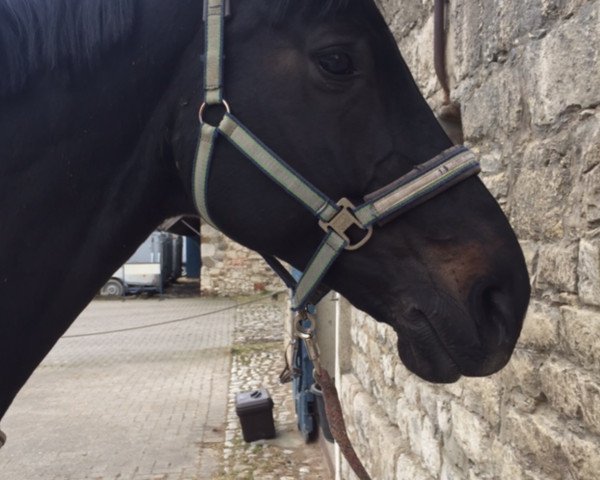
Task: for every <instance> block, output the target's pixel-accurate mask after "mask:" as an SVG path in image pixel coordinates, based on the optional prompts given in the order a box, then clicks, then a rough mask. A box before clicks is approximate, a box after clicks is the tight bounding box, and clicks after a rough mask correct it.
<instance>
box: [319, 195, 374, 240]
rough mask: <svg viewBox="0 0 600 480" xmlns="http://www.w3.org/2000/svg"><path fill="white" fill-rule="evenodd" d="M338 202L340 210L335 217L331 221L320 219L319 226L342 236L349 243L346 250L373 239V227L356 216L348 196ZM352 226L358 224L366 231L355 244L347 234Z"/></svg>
mask: <svg viewBox="0 0 600 480" xmlns="http://www.w3.org/2000/svg"><path fill="white" fill-rule="evenodd" d="M337 204H338V207H340V210H339V212H338V213H337V214H336V215H335V217H333V218H332V219H331V220H330V221H329V222H325V221H323V220H319V226H320V227H321V228H322V229H323V230H325V232H327V233H329V230H333V231H334V232H335V233H337V234H338V235H339V236H340V237H342V238H343V239H344V240H345V242H346V243H347V244H348V245H347V246H346V250H350V251H352V250H358V249H359V248H361V247H362V246H364V245H365V244H366V243H367V242H368V241H369V240H370V239H371V236H372V235H373V227H365V226H364V225H363V224H362V223H361V221H360V220H359V219H358V218H356V217H355V216H354V213H353V211H354V208H355V207H354V205H353V204H352V202H351V201H350V200H348V199H347V198H342V199H341V200H340V201H339V202H338V203H337ZM352 226H356V227H358V228H360V229H361V230H364V231H365V232H366V233H365V236H364V237H363V238H362V239H361V240H360V241H359V242H357V243H355V244H352V241H351V240H350V237H348V235H347V234H346V232H347V231H348V229H349V228H350V227H352Z"/></svg>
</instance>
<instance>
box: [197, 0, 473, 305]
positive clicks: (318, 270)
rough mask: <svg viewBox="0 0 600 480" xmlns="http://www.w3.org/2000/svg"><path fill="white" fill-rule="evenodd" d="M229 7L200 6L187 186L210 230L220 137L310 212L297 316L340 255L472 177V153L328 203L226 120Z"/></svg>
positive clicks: (218, 2) (223, 2)
mask: <svg viewBox="0 0 600 480" xmlns="http://www.w3.org/2000/svg"><path fill="white" fill-rule="evenodd" d="M229 3H230V2H229V1H228V0H205V10H204V12H205V15H204V21H205V35H206V37H205V57H204V58H205V62H204V103H203V104H202V106H201V107H200V115H199V117H200V124H201V132H200V140H199V142H198V147H197V151H196V158H195V164H194V180H193V189H194V197H195V202H196V207H197V209H198V211H199V212H200V215H201V216H202V218H203V219H204V220H205V221H207V222H208V223H210V224H211V225H213V226H215V225H216V224H215V222H214V221H213V220H212V219H211V217H210V214H209V209H208V205H207V189H208V179H209V175H210V166H211V162H212V160H213V152H214V147H215V143H216V141H217V138H218V137H224V138H226V139H227V140H228V141H229V142H230V143H231V144H232V145H234V146H235V147H236V148H237V149H238V150H239V151H240V152H241V153H243V154H244V155H245V156H246V157H247V158H248V159H249V160H250V161H251V162H252V163H253V164H254V165H255V166H256V167H257V168H258V169H259V170H261V171H262V172H263V173H264V174H265V175H267V177H269V178H270V179H271V180H273V181H274V182H275V183H276V184H278V185H279V186H280V187H281V188H283V189H284V190H285V191H287V192H288V193H289V194H290V195H291V196H292V197H294V198H295V199H296V200H297V201H298V202H300V203H301V204H302V205H303V206H304V207H305V208H306V209H308V210H309V211H310V212H311V213H312V214H313V215H314V216H315V217H316V218H317V220H318V223H319V225H320V226H321V228H322V229H323V230H324V232H325V236H324V238H323V241H322V242H321V244H320V246H319V247H318V248H317V251H316V252H315V254H314V255H313V257H312V259H311V260H310V261H309V263H308V265H307V267H306V268H305V271H304V274H303V276H302V277H301V278H300V280H299V281H298V282H297V284H295V285H293V286H294V295H293V300H292V306H293V308H294V310H302V309H304V308H305V307H306V305H307V303H308V302H309V300H310V298H311V294H312V293H313V292H314V291H315V289H316V288H317V287H318V286H319V285H320V283H321V280H322V279H323V277H324V276H325V274H326V273H327V271H328V270H329V268H330V267H331V266H332V264H333V262H334V261H335V260H336V258H337V257H338V256H339V255H340V254H341V253H342V252H343V251H344V250H348V251H354V250H358V249H359V248H361V247H362V246H364V245H365V244H366V243H367V242H368V241H369V239H370V238H371V236H372V235H373V227H374V225H375V224H378V225H379V226H382V225H384V224H385V223H387V222H389V221H390V220H391V219H393V218H395V217H396V216H397V215H399V214H401V213H403V212H405V211H407V210H409V209H411V208H414V207H415V206H417V205H419V204H420V203H423V202H425V201H427V200H429V199H430V198H432V197H434V196H436V195H439V194H440V193H442V192H443V191H445V190H447V189H448V188H450V187H452V186H453V185H456V184H457V183H459V182H462V181H463V180H465V179H467V178H469V177H471V176H473V175H476V174H478V173H479V171H480V166H479V162H478V160H477V158H476V156H475V155H474V154H473V153H472V152H471V151H470V150H468V149H467V148H466V147H463V146H456V147H452V148H450V149H448V150H445V151H444V152H442V153H440V154H439V155H438V156H436V157H435V158H433V159H431V160H429V161H427V162H425V163H423V164H421V165H418V166H417V167H416V168H415V169H414V170H412V171H411V172H409V173H408V174H406V175H404V176H402V177H400V178H399V179H397V180H396V181H394V182H392V183H391V184H389V185H388V186H386V187H384V188H382V189H381V190H378V191H377V192H374V193H372V194H370V195H367V196H366V197H365V199H364V200H365V202H364V203H363V204H361V205H358V206H355V205H353V204H352V203H351V202H350V201H349V200H348V199H346V198H343V199H341V200H340V201H338V202H334V201H332V200H331V199H330V198H328V197H327V196H326V195H325V194H323V193H322V192H320V191H319V190H318V189H317V188H316V187H315V186H314V185H312V184H311V183H309V182H308V181H307V180H306V179H304V178H303V177H302V175H300V174H299V173H298V172H296V171H295V170H294V169H293V168H292V167H291V166H289V165H288V164H287V163H286V162H284V161H283V160H282V159H281V158H279V156H277V154H275V153H274V152H273V151H271V150H270V149H269V148H268V147H267V146H266V145H264V144H263V143H262V142H261V141H260V140H259V139H258V138H256V137H255V136H254V135H253V134H252V133H251V132H250V131H249V130H248V129H247V128H246V127H245V126H244V125H243V124H242V123H241V122H240V121H239V120H238V119H237V118H236V117H235V116H234V115H233V114H232V113H231V110H230V107H229V104H228V103H227V102H226V101H225V100H224V98H223V61H224V55H223V44H224V29H225V18H226V16H228V15H229V14H230V5H229ZM211 106H221V107H222V108H224V110H225V114H224V115H223V118H222V120H221V121H220V122H219V124H218V125H211V124H209V123H207V122H206V121H205V119H204V115H205V111H206V109H207V108H209V107H211ZM351 228H353V229H355V230H356V229H357V228H358V229H360V230H362V237H361V239H360V240H358V241H355V242H353V241H352V240H351V239H350V237H349V234H348V231H349V230H350V229H351ZM266 259H267V261H268V263H269V264H270V265H271V266H272V267H273V268H274V270H275V271H276V272H277V273H278V274H280V276H282V277H283V279H284V281H286V283H288V284H289V283H290V281H289V275H286V274H285V273H284V272H285V269H284V268H283V267H282V266H281V264H280V263H279V261H278V260H276V259H275V258H274V257H271V256H267V257H266Z"/></svg>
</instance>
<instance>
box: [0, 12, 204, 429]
mask: <svg viewBox="0 0 600 480" xmlns="http://www.w3.org/2000/svg"><path fill="white" fill-rule="evenodd" d="M153 3H154V2H145V3H144V5H152V4H153ZM166 3H167V2H158V1H157V2H156V5H157V8H160V9H165V8H166V7H165V6H164V5H166ZM192 3H194V2H192ZM198 3H201V2H198ZM161 4H162V6H161ZM148 8H149V7H148ZM193 8H194V9H195V11H194V12H191V14H190V13H188V14H187V15H185V12H177V14H175V13H173V12H172V14H171V18H170V21H172V22H175V21H177V22H180V23H179V24H178V26H174V25H171V28H170V36H169V35H165V33H164V31H165V30H169V28H165V27H164V26H162V25H163V22H165V21H169V18H165V15H163V14H162V13H163V11H162V10H161V12H154V16H152V15H151V14H152V11H151V10H148V11H146V12H145V14H146V15H145V16H144V15H142V17H141V18H146V19H147V20H148V24H147V25H140V26H139V28H138V30H139V31H138V33H137V36H138V38H137V41H136V43H135V45H132V46H131V45H124V46H123V48H122V49H121V50H120V51H119V52H118V53H115V56H114V57H113V58H111V60H110V61H108V62H106V63H105V64H104V65H103V67H102V68H100V69H98V70H97V71H96V72H94V74H93V75H92V76H90V77H89V81H88V82H86V83H85V85H86V87H85V88H83V87H82V85H84V83H83V82H82V83H79V84H78V86H77V88H75V89H73V90H65V88H64V86H63V85H60V84H58V83H57V82H56V80H55V79H53V78H48V79H46V80H43V81H40V82H38V83H37V84H36V85H35V87H32V88H31V90H30V91H28V92H26V93H22V94H20V96H19V98H16V97H15V98H13V99H11V100H10V101H8V102H5V103H4V104H3V108H2V109H0V158H3V163H2V165H0V223H1V224H2V226H3V228H4V229H5V231H7V232H10V234H9V235H2V236H0V265H2V269H1V271H0V419H1V418H2V416H3V415H4V413H5V412H6V410H7V408H8V406H9V405H10V403H11V402H12V400H13V398H14V397H15V395H16V394H17V392H18V391H19V389H20V388H21V387H22V385H23V384H24V382H25V381H26V380H27V378H28V377H29V376H30V375H31V373H32V372H33V370H34V369H35V367H36V366H37V365H38V364H39V362H40V361H41V360H42V359H43V357H44V356H45V355H46V354H47V353H48V351H49V350H50V348H51V347H52V346H53V345H54V343H55V342H56V341H57V340H58V339H59V338H60V336H61V335H62V334H63V332H64V331H65V330H66V329H67V328H68V326H69V325H70V324H71V323H72V321H73V320H74V319H75V318H76V316H77V315H78V314H79V312H80V311H81V310H82V309H83V308H84V307H85V305H86V304H87V303H88V302H89V301H90V300H91V299H92V298H93V296H94V294H95V292H97V291H98V289H99V288H100V287H101V285H102V284H103V282H104V281H105V280H106V279H107V278H108V277H110V275H111V274H112V273H113V272H114V271H115V270H116V269H117V268H118V267H119V266H120V265H121V264H122V263H123V262H124V261H125V260H126V259H127V258H128V257H129V256H130V255H131V254H132V253H133V251H134V250H135V248H136V247H137V245H139V243H140V242H141V241H142V240H143V238H144V237H145V235H147V234H148V233H149V232H150V231H151V230H152V229H153V228H154V227H155V226H156V224H157V223H158V222H159V221H160V220H161V219H162V218H163V217H164V216H166V215H169V214H174V213H177V212H176V211H175V210H176V209H177V208H179V207H180V205H181V200H180V197H181V192H180V191H178V188H179V187H180V185H179V184H178V183H177V182H178V178H177V173H176V171H175V169H174V168H172V169H168V168H166V166H165V165H164V163H163V160H162V158H161V156H162V154H163V151H162V149H163V147H164V145H163V144H162V141H163V138H164V125H165V124H167V123H168V121H169V118H168V116H169V115H170V113H171V110H172V108H173V107H172V106H171V105H167V104H166V102H169V101H172V97H171V96H170V95H165V92H167V90H168V89H169V87H170V86H171V84H172V82H173V79H174V75H175V74H176V72H177V71H178V67H177V65H178V60H179V59H180V58H181V56H182V54H183V53H184V51H185V50H186V47H187V46H188V45H189V44H190V42H191V41H192V40H193V38H195V36H196V34H197V33H198V28H197V26H198V23H201V6H200V7H197V6H196V5H194V7H193ZM165 11H166V10H165ZM161 15H162V18H158V17H161ZM194 17H195V18H194ZM159 27H160V28H159ZM153 30H154V31H153Z"/></svg>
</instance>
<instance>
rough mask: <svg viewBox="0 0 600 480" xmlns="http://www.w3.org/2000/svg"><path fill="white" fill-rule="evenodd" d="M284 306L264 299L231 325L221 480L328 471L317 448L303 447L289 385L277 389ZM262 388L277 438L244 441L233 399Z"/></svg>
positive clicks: (302, 479) (292, 478) (320, 475)
mask: <svg viewBox="0 0 600 480" xmlns="http://www.w3.org/2000/svg"><path fill="white" fill-rule="evenodd" d="M287 315H288V312H287V305H286V304H285V302H282V301H273V300H265V301H262V302H260V303H256V304H251V305H245V306H240V307H238V310H237V315H236V323H235V327H234V339H235V340H234V347H233V350H232V362H231V379H230V386H229V401H228V408H227V427H226V430H225V444H224V449H223V471H222V474H221V476H220V477H219V479H223V480H230V479H236V480H238V479H239V480H276V479H277V480H279V479H282V480H296V479H299V480H321V479H323V480H325V479H330V478H331V477H330V474H329V470H328V468H327V466H326V464H325V462H324V460H323V456H322V454H321V451H320V448H319V446H318V445H317V444H308V445H307V444H305V443H304V440H303V439H302V436H301V435H300V433H299V432H298V430H297V427H296V416H295V413H294V403H293V401H292V392H291V389H292V388H291V385H290V384H286V385H281V384H280V383H279V379H278V374H279V372H281V370H282V369H283V367H284V359H283V349H284V338H283V332H284V325H283V322H284V319H285V318H286V316H287ZM258 388H266V389H267V390H268V391H269V393H270V394H271V397H272V399H273V401H274V404H275V407H274V411H273V414H274V419H275V428H276V432H277V437H276V438H275V439H273V440H261V441H258V442H253V443H250V444H248V443H245V442H244V440H243V438H242V430H241V427H240V422H239V419H238V417H237V414H236V411H235V395H236V393H238V392H246V391H251V390H255V389H258Z"/></svg>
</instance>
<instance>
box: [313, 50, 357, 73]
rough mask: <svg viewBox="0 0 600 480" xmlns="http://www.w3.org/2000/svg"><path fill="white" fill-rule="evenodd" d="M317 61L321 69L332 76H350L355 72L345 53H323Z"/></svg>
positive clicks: (350, 60) (350, 59)
mask: <svg viewBox="0 0 600 480" xmlns="http://www.w3.org/2000/svg"><path fill="white" fill-rule="evenodd" d="M318 60H319V65H320V66H321V68H322V69H323V70H325V71H326V72H327V73H330V74H332V75H352V74H353V73H354V72H355V71H356V70H355V68H354V63H352V58H351V57H350V55H348V54H347V53H342V52H332V53H325V54H323V55H320V56H319V59H318Z"/></svg>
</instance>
